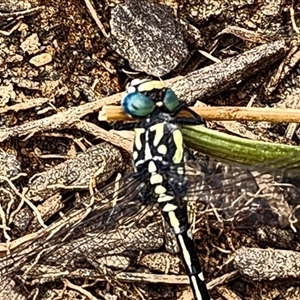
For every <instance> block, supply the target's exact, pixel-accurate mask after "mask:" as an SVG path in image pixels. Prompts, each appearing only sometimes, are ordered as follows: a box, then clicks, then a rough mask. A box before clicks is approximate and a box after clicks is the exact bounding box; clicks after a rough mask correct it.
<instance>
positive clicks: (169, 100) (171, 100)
mask: <svg viewBox="0 0 300 300" xmlns="http://www.w3.org/2000/svg"><path fill="white" fill-rule="evenodd" d="M163 103H164V105H165V107H166V108H167V109H168V110H169V111H170V112H173V111H175V110H176V108H177V107H178V105H179V99H178V97H177V96H176V94H175V93H174V92H173V91H172V90H171V89H166V93H165V97H164V100H163Z"/></svg>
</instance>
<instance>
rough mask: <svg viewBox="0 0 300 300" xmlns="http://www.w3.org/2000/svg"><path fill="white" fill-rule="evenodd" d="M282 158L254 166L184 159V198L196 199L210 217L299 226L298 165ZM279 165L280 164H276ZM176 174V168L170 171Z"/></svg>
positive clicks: (237, 222) (247, 224) (233, 223)
mask: <svg viewBox="0 0 300 300" xmlns="http://www.w3.org/2000/svg"><path fill="white" fill-rule="evenodd" d="M287 161H289V162H290V161H291V160H290V159H287V158H286V157H285V158H282V159H281V160H277V161H276V162H275V161H274V162H265V163H263V164H260V165H257V166H255V167H251V168H249V167H242V166H232V165H229V164H224V163H220V162H216V161H214V160H213V159H210V160H209V161H208V162H203V161H202V162H199V161H198V160H189V161H188V162H187V163H186V166H187V167H186V170H187V185H188V190H187V194H186V196H187V197H186V198H187V201H196V202H197V206H198V209H199V210H205V211H206V212H207V214H208V215H209V216H210V217H211V218H209V220H218V221H222V222H227V223H228V224H230V225H231V226H235V227H241V228H253V227H255V226H261V225H271V226H277V227H281V228H286V227H292V229H293V230H296V229H297V228H299V226H300V223H299V220H300V219H299V217H300V215H299V214H300V210H299V207H298V206H299V205H300V197H299V196H300V195H299V187H300V181H299V178H300V169H299V168H294V165H295V163H296V159H295V160H294V162H293V163H292V164H291V163H289V164H286V165H284V162H287ZM276 166H280V167H276ZM171 176H176V172H174V174H171Z"/></svg>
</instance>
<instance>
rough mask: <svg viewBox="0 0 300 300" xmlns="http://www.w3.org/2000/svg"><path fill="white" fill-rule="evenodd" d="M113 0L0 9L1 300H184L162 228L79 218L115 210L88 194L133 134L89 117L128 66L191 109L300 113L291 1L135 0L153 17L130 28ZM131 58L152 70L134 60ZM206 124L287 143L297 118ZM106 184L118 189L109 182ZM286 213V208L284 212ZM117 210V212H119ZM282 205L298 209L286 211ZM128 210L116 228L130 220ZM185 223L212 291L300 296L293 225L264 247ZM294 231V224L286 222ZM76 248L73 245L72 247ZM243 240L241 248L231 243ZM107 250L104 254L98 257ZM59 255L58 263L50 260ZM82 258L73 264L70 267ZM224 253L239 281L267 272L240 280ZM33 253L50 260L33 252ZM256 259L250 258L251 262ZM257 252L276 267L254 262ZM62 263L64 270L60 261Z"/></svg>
mask: <svg viewBox="0 0 300 300" xmlns="http://www.w3.org/2000/svg"><path fill="white" fill-rule="evenodd" d="M119 2H120V3H118V4H116V3H115V2H114V1H110V0H103V1H88V0H86V1H85V2H84V3H85V4H86V5H83V1H79V0H72V1H52V0H46V1H43V2H40V1H37V0H24V1H16V0H8V1H1V3H0V10H1V12H0V44H1V47H0V74H1V80H0V148H1V151H0V217H1V227H0V228H1V230H0V237H1V243H0V256H1V257H0V273H1V274H4V273H6V271H9V272H8V274H7V273H6V275H2V276H1V280H0V281H1V287H0V298H1V299H20V300H21V299H29V298H30V299H45V300H46V299H53V298H54V297H60V298H61V299H74V298H76V299H99V298H104V299H117V298H118V299H122V298H126V296H127V298H128V297H129V298H131V299H162V297H164V298H165V299H175V298H180V296H181V293H182V291H184V292H185V293H187V294H184V295H186V297H188V296H190V295H189V293H188V292H189V291H188V289H186V284H187V278H186V277H185V276H182V275H173V273H175V274H177V273H178V268H180V267H181V264H180V263H179V264H178V257H175V258H174V255H175V254H168V253H166V252H164V253H163V254H162V255H159V254H160V253H159V252H160V251H162V250H163V249H167V247H166V246H164V241H163V239H164V236H163V233H162V232H161V226H160V225H159V224H156V223H155V222H154V223H152V221H153V220H152V217H151V216H150V217H149V216H148V217H149V224H148V226H150V227H142V226H141V227H138V228H135V227H133V228H119V229H118V230H117V231H116V230H115V229H114V228H111V230H107V231H106V232H105V233H102V235H101V236H97V235H96V237H95V236H93V235H92V234H89V231H90V230H92V229H91V228H95V226H96V227H97V226H100V225H99V223H97V222H96V223H95V224H96V225H95V224H85V223H84V220H85V217H86V216H87V215H88V214H89V213H91V205H92V204H96V205H98V206H97V209H98V212H100V215H99V218H100V219H101V217H102V218H104V217H107V218H109V215H107V214H105V213H104V212H107V211H109V212H110V213H111V214H112V215H114V214H115V213H117V212H116V211H114V209H113V207H111V205H113V204H112V203H106V202H105V200H104V199H105V197H104V198H101V197H100V198H98V196H99V195H97V193H96V192H97V188H99V185H104V184H105V183H109V182H113V179H114V176H113V175H116V173H118V172H122V173H125V174H126V173H127V172H129V171H128V170H127V169H129V167H128V165H127V159H128V157H129V154H128V151H130V149H131V144H130V140H131V139H132V136H131V135H130V134H128V135H125V134H124V133H121V134H117V133H116V132H112V131H110V128H111V127H110V125H111V124H108V123H105V122H103V121H101V122H99V121H98V120H97V114H98V112H99V111H100V110H101V109H102V107H103V106H105V105H113V104H115V105H117V104H118V103H119V100H120V99H121V97H122V93H120V92H121V91H123V90H124V89H125V85H126V83H127V82H128V81H129V80H130V79H131V78H133V77H141V76H144V75H145V74H140V73H137V71H143V72H146V73H148V75H149V74H152V75H159V76H163V79H164V80H165V82H166V85H167V86H170V87H172V88H173V89H174V90H175V91H176V93H177V94H178V95H179V96H180V97H181V98H182V99H184V100H186V101H187V102H188V103H189V104H193V105H196V106H197V107H201V106H203V105H211V106H213V107H215V106H221V107H228V108H227V109H228V110H229V111H230V113H232V109H231V108H230V107H236V106H239V107H242V106H245V107H246V106H248V107H250V108H253V109H255V108H262V107H264V108H266V109H267V108H273V107H279V108H280V109H282V110H284V109H286V108H289V109H299V107H298V102H299V101H298V100H299V97H300V93H299V91H300V77H299V72H300V71H299V58H300V55H299V53H300V49H299V45H300V43H299V41H300V36H299V26H300V6H299V3H297V2H296V1H290V2H285V1H280V0H271V1H246V0H235V1H223V0H214V1H207V2H204V3H201V4H199V1H193V0H188V1H185V2H184V4H183V3H182V2H180V1H176V0H172V1H167V2H166V1H150V2H151V3H152V4H148V3H147V2H146V1H145V0H143V2H141V4H140V5H141V7H142V8H144V11H142V12H143V15H144V14H145V13H147V10H150V12H151V15H152V16H153V17H154V16H158V18H157V22H156V23H152V22H151V20H150V19H149V20H148V19H146V18H145V17H144V18H142V21H136V23H138V24H135V25H139V26H136V27H133V28H131V30H129V29H130V28H128V27H127V23H128V22H126V20H125V19H124V16H125V15H124V14H125V11H126V16H130V17H132V18H134V20H138V19H141V18H140V17H141V14H140V13H141V11H138V12H137V13H136V11H135V10H134V7H133V4H132V3H134V2H132V1H129V0H127V1H119ZM41 3H42V4H43V6H41ZM158 3H160V4H158ZM165 5H168V6H165ZM91 8H94V10H92V9H91ZM120 11H123V13H124V14H119V12H120ZM148 14H149V11H148ZM146 15H147V14H146ZM164 16H165V17H164ZM162 18H164V20H163V21H164V22H165V21H166V20H168V26H167V27H165V28H160V29H161V31H157V30H156V29H157V28H158V27H162V26H160V23H159V21H160V20H161V19H162ZM94 20H96V22H95V21H94ZM122 22H125V23H122ZM121 24H123V25H122V26H124V29H125V30H124V32H122V30H120V28H121V27H120V26H121ZM100 27H101V30H99V28H100ZM163 29H164V30H165V31H164V30H163ZM125 32H127V33H128V32H130V33H131V39H130V40H127V42H128V43H124V45H125V46H128V47H127V48H126V49H124V48H122V47H120V46H122V45H123V43H121V42H120V41H123V40H124V38H125V39H126V38H127V37H126V36H125V37H124V33H125ZM154 32H157V33H158V35H157V36H156V37H155V36H154V35H153V33H154ZM146 33H147V34H146ZM147 37H149V39H150V41H149V42H148V43H147V39H146V38H147ZM138 41H140V43H139V42H138ZM154 41H155V42H154ZM114 42H115V43H114ZM120 43H121V44H120ZM168 43H169V44H168ZM163 45H166V46H168V47H169V48H167V47H166V48H163V49H166V50H165V51H164V52H163V51H161V50H160V49H161V48H159V47H158V48H157V47H156V46H163ZM174 45H175V46H174ZM114 49H115V50H116V51H117V52H118V53H119V54H118V53H117V52H115V51H114ZM172 49H176V51H175V52H174V50H172ZM129 50H130V51H129ZM131 51H132V52H131ZM143 52H144V53H143ZM143 54H145V57H147V58H149V61H151V64H149V63H145V61H143V60H142V59H141V57H142V56H143ZM120 55H122V56H123V58H122V57H120ZM124 58H125V59H128V60H129V63H128V62H127V61H126V60H124ZM178 64H179V65H178ZM177 66H178V67H177ZM175 67H176V68H175ZM132 68H133V69H132ZM295 118H297V117H295ZM211 119H212V120H211V121H210V122H209V126H210V127H212V128H215V129H218V130H226V131H227V132H228V131H229V132H233V133H234V134H239V135H242V136H245V137H250V138H256V139H263V140H268V141H276V142H284V143H289V144H294V145H295V144H298V143H299V141H298V139H299V137H298V136H297V135H296V134H295V133H297V127H298V125H295V124H292V125H290V126H288V124H285V123H284V122H283V121H285V122H288V120H287V119H285V120H281V123H280V119H279V123H277V124H274V123H270V122H261V123H257V122H247V123H246V122H238V120H237V121H236V122H234V123H230V122H223V121H217V122H213V121H214V117H213V116H212V117H211ZM264 121H266V120H264ZM292 121H293V122H295V123H297V122H296V121H297V120H296V119H293V120H292ZM120 150H121V151H120ZM121 152H122V155H121ZM110 188H111V189H112V190H114V189H116V187H115V186H114V185H111V186H110ZM94 193H95V194H94ZM270 194H274V192H273V191H272V192H270ZM91 195H94V197H92V198H90V196H91ZM37 200H38V201H37ZM91 202H93V203H91ZM82 203H84V204H82ZM281 204H282V202H281ZM80 205H83V206H80ZM282 207H284V206H282ZM71 208H72V209H73V210H72V211H73V214H71V215H70V214H68V211H69V210H70V209H71ZM285 208H286V212H288V211H287V208H290V206H288V207H285ZM124 211H126V210H125V208H124ZM119 213H120V219H121V217H122V211H121V212H119ZM213 213H214V212H210V214H213ZM293 213H294V215H295V216H296V217H297V209H295V211H293V212H292V215H293ZM200 215H201V214H200ZM127 217H128V219H129V220H128V224H130V221H132V222H133V223H134V224H138V220H131V219H130V217H131V216H127ZM283 219H284V220H281V221H284V223H285V224H286V223H288V222H292V221H293V220H287V219H288V217H286V216H285V217H284V218H283ZM156 221H157V220H156ZM100 223H101V222H100ZM78 224H82V225H80V226H82V227H80V230H81V233H82V236H80V237H79V238H78V240H77V241H76V240H68V237H70V236H71V235H72V234H73V233H74V232H76V230H78V227H77V226H78ZM97 224H98V225H97ZM43 226H44V227H45V228H44V227H43ZM93 226H94V227H93ZM151 226H152V229H151ZM195 227H196V228H195V229H196V232H197V234H196V237H197V239H196V241H197V247H198V248H199V255H200V256H201V258H202V260H203V262H204V270H205V274H207V275H208V281H209V282H210V284H209V286H210V287H211V288H213V290H212V292H213V296H214V298H220V299H268V300H269V299H298V298H299V293H300V292H299V288H298V287H297V285H296V284H294V281H293V280H294V279H295V277H299V275H298V272H297V268H298V266H297V262H296V260H297V253H296V252H295V251H296V250H299V237H298V235H299V234H298V233H297V232H293V235H286V236H285V238H284V240H283V241H284V242H283V241H281V242H280V243H277V244H276V243H274V239H273V240H272V241H270V240H269V241H267V240H266V239H262V235H261V234H257V235H256V234H255V233H254V232H253V231H248V232H247V231H246V232H240V231H236V230H234V229H228V228H222V226H220V224H218V225H212V224H210V223H207V222H205V217H204V218H202V219H201V218H200V216H198V218H197V222H196V224H195ZM294 229H296V230H299V228H298V227H297V224H295V227H294ZM68 230H69V231H68ZM130 230H132V231H131V235H129V233H128V232H129V231H130ZM61 231H63V232H67V234H66V237H64V238H60V239H55V238H56V237H57V236H59V233H60V232H61ZM285 231H286V230H285ZM287 232H289V231H287ZM147 234H148V235H149V236H148V235H147ZM123 235H124V238H123V241H124V243H123V244H119V245H116V244H115V243H114V241H115V240H117V241H119V242H120V237H122V236H123ZM267 235H268V236H274V233H271V232H270V231H269V233H268V234H267ZM126 236H127V239H126ZM129 237H131V239H130V238H129ZM64 239H65V240H66V241H68V242H66V241H65V240H64ZM108 240H109V241H110V243H107V241H108ZM53 241H55V243H53ZM76 242H77V243H80V247H77V252H76V246H75V245H74V244H76ZM126 243H127V244H126ZM242 245H243V246H247V247H248V248H241V250H239V248H240V246H242ZM269 245H271V247H275V248H276V247H277V248H282V247H283V245H286V248H284V249H285V250H284V251H288V252H284V251H282V250H272V251H271V250H267V249H255V248H256V247H258V246H264V247H268V246H269ZM105 247H108V248H109V247H110V248H109V249H108V248H107V249H106V250H107V253H106V254H103V252H101V251H103V249H105ZM250 247H252V249H249V248H250ZM253 247H254V249H253ZM124 249H126V250H127V252H128V251H129V252H134V253H135V254H138V255H136V256H134V261H132V259H131V260H129V261H128V257H129V255H128V253H125V254H127V255H125V256H122V255H124V253H123V252H124ZM146 249H147V250H146ZM245 249H247V250H245ZM57 251H61V253H60V256H63V257H64V260H62V261H59V260H57V262H58V261H59V263H57V264H56V265H55V260H56V259H55V254H57V253H59V252H57ZM158 251H159V252H158ZM125 252H126V251H125ZM137 252H138V253H137ZM83 253H85V254H86V257H84V259H83V260H85V263H83V262H82V261H81V258H82V254H83ZM95 253H98V254H99V255H98V257H95V256H94V255H93V254H95ZM108 253H109V254H111V256H110V257H108V255H107V254H108ZM233 253H236V254H235V255H236V256H235V261H234V264H235V266H236V267H237V268H238V269H239V270H240V273H241V274H245V273H246V271H247V270H248V273H247V274H245V275H248V276H249V275H251V274H256V279H261V278H262V277H264V278H272V279H274V280H272V281H264V282H255V284H254V285H253V284H252V280H253V278H252V279H251V280H249V278H247V279H244V277H243V276H241V274H239V275H238V274H237V273H236V269H235V268H234V264H233V263H232V262H231V263H228V264H226V262H227V261H228V258H230V257H232V254H233ZM286 253H290V254H291V255H289V256H288V257H287V259H288V260H289V259H292V258H295V263H294V264H293V268H290V269H283V264H284V263H283V262H285V263H286V261H288V260H285V259H286V255H285V254H286ZM117 254H118V256H117ZM250 254H251V257H252V258H253V259H252V260H251V261H249V257H250ZM43 255H44V257H47V258H48V259H49V261H48V262H47V260H45V261H43V262H41V261H39V260H38V258H39V257H43ZM51 255H53V256H51ZM119 255H120V256H119ZM151 255H153V256H151ZM165 255H167V256H166V257H165ZM170 255H171V256H170ZM238 255H239V256H238ZM6 257H9V258H11V257H12V259H11V260H9V259H5V258H6ZM121 257H122V258H121ZM149 257H150V258H149ZM237 257H239V259H237ZM262 258H264V259H265V260H264V261H261V260H262ZM254 259H258V261H257V262H256V263H254V264H253V261H254ZM266 259H273V261H278V264H276V265H275V264H272V263H269V264H267V265H266V266H265V265H263V266H262V264H266V263H265V261H266ZM120 262H122V263H124V265H123V264H122V266H121V270H120V269H118V271H117V275H114V280H112V276H110V275H111V272H113V270H114V268H118V267H120V266H115V265H114V263H120ZM137 262H138V263H137ZM238 262H243V263H246V266H245V265H238ZM281 262H282V264H280V263H281ZM43 263H44V265H43ZM72 264H74V266H73V267H74V268H73V269H70V268H68V267H69V266H70V265H72ZM104 265H105V266H106V267H103V266H104ZM128 265H129V267H128V268H125V267H127V266H128ZM107 266H109V268H107ZM267 266H268V267H271V268H270V270H269V269H268V268H267ZM246 267H247V268H246ZM277 267H278V268H281V267H282V269H279V271H278V270H277V269H276V268H277ZM251 268H252V269H251ZM233 269H234V270H233ZM258 269H259V274H258V271H257V270H258ZM157 270H160V271H157ZM268 270H269V271H270V272H269V273H267V271H268ZM281 270H284V271H283V272H281ZM38 271H39V273H38ZM101 271H102V273H101ZM275 271H276V272H275ZM243 272H244V273H243ZM272 272H273V273H272ZM165 273H166V274H165ZM179 273H181V272H179ZM275 273H276V274H275ZM114 274H115V273H114ZM282 274H287V275H286V276H284V277H289V278H290V277H292V278H293V280H290V279H289V278H288V279H287V280H286V281H284V283H285V284H279V283H278V282H277V280H276V279H275V277H276V278H277V277H280V276H281V275H282ZM259 276H261V277H259ZM249 281H250V282H249ZM145 283H146V284H145ZM147 283H156V284H155V285H151V284H147ZM174 284H175V285H174ZM175 287H176V288H175ZM182 297H183V296H182ZM184 299H186V298H184Z"/></svg>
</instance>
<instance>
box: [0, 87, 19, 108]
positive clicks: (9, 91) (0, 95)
mask: <svg viewBox="0 0 300 300" xmlns="http://www.w3.org/2000/svg"><path fill="white" fill-rule="evenodd" d="M15 98H16V93H15V91H14V88H13V85H12V84H10V85H7V86H5V85H1V86H0V106H4V105H5V104H6V103H7V102H8V101H9V100H10V99H15Z"/></svg>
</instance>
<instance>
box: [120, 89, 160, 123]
mask: <svg viewBox="0 0 300 300" xmlns="http://www.w3.org/2000/svg"><path fill="white" fill-rule="evenodd" d="M121 106H122V109H123V111H124V112H125V113H126V114H127V115H129V116H131V117H138V118H141V117H145V116H147V115H149V114H151V113H152V112H153V110H154V109H155V103H154V101H153V100H152V99H151V98H150V97H148V96H147V95H145V94H143V93H140V92H137V91H136V92H133V93H128V94H126V95H125V96H124V98H123V99H122V101H121Z"/></svg>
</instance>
